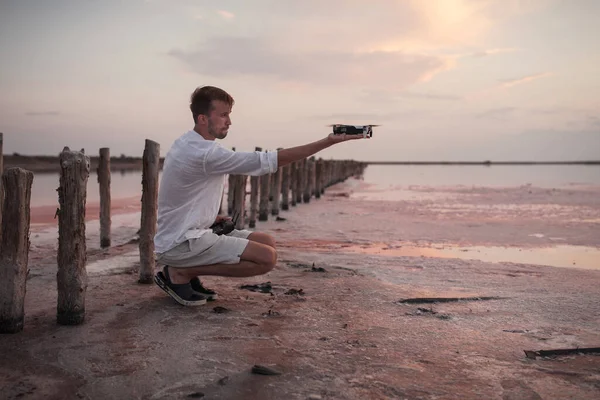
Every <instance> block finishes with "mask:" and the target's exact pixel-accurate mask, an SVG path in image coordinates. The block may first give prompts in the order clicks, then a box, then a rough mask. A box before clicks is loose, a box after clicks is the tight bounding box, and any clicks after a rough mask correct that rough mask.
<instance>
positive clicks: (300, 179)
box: [296, 158, 306, 204]
mask: <svg viewBox="0 0 600 400" xmlns="http://www.w3.org/2000/svg"><path fill="white" fill-rule="evenodd" d="M305 165H306V158H305V159H302V160H300V161H298V165H297V166H296V167H297V168H296V203H298V204H300V203H302V191H303V189H304V168H305Z"/></svg>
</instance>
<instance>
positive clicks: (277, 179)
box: [271, 148, 283, 215]
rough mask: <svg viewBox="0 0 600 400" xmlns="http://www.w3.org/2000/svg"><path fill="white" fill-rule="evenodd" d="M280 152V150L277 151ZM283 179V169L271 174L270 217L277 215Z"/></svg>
mask: <svg viewBox="0 0 600 400" xmlns="http://www.w3.org/2000/svg"><path fill="white" fill-rule="evenodd" d="M277 150H281V148H279V149H277ZM282 178H283V168H279V167H278V168H277V171H275V173H274V174H273V180H272V182H271V193H272V195H273V200H272V202H271V215H279V199H280V198H281V181H282Z"/></svg>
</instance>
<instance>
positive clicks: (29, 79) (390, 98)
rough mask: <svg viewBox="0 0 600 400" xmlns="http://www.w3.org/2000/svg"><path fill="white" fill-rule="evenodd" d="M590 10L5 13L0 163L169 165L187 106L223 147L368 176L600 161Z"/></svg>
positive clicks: (370, 4)
mask: <svg viewBox="0 0 600 400" xmlns="http://www.w3.org/2000/svg"><path fill="white" fill-rule="evenodd" d="M598 16H600V1H597V0H520V1H519V0H371V1H368V0H364V1H361V0H326V1H325V0H319V1H317V0H302V1H292V0H252V1H244V0H222V1H218V2H216V1H208V0H102V1H92V0H52V1H48V0H0V59H1V60H2V61H1V66H0V132H3V133H4V153H5V154H12V153H14V152H17V153H21V154H28V155H54V154H58V153H59V152H60V151H61V150H62V149H63V147H64V146H68V147H70V148H71V149H81V148H83V149H85V152H86V154H92V155H96V154H98V150H99V148H101V147H109V148H110V149H111V155H113V156H119V155H121V154H125V155H128V156H140V157H141V156H142V154H143V149H144V144H145V140H146V139H150V140H153V141H156V142H158V143H159V144H160V149H161V155H162V156H165V155H166V153H167V151H168V150H169V148H170V146H171V144H172V143H173V141H174V140H175V139H176V138H177V137H178V136H180V135H181V134H183V133H185V132H186V131H188V130H190V129H192V128H193V121H192V116H191V113H190V111H189V98H190V94H191V93H192V92H193V90H194V89H195V88H196V87H198V86H204V85H212V86H218V87H221V88H223V89H225V90H226V91H227V92H229V93H230V94H231V95H232V96H233V98H234V99H235V105H234V107H233V112H232V114H231V117H232V126H231V128H230V130H229V135H228V137H227V138H226V139H224V140H222V141H221V142H222V144H223V145H224V146H226V147H235V148H236V149H237V150H241V151H252V150H254V147H255V146H260V147H262V148H263V149H271V150H273V149H276V148H285V147H291V146H297V145H301V144H305V143H308V142H311V141H314V140H319V139H321V138H323V137H325V136H327V135H328V134H329V132H330V131H331V128H330V127H328V126H327V125H329V124H334V123H340V124H358V125H363V124H381V126H379V127H376V128H374V133H373V138H372V139H370V140H365V141H351V142H346V143H342V144H339V145H336V146H333V147H330V148H328V149H326V150H323V151H322V152H320V153H319V154H318V156H320V157H323V158H328V159H329V158H334V159H355V160H361V161H413V160H414V161H424V160H426V161H437V160H443V161H448V160H450V161H458V160H465V161H477V160H496V161H500V160H507V161H510V160H533V161H544V160H546V161H547V160H558V161H564V160H589V159H596V160H598V159H600V73H599V72H598V71H599V70H600V24H598Z"/></svg>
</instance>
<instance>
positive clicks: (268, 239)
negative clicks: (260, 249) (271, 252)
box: [248, 232, 276, 248]
mask: <svg viewBox="0 0 600 400" xmlns="http://www.w3.org/2000/svg"><path fill="white" fill-rule="evenodd" d="M248 240H252V241H253V242H258V243H262V244H266V245H267V246H269V247H272V248H275V245H276V243H275V238H273V236H271V235H268V234H266V233H262V232H253V233H251V234H250V235H249V236H248Z"/></svg>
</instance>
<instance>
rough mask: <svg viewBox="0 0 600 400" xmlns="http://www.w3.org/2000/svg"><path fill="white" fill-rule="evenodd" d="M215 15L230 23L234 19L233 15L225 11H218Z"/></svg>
mask: <svg viewBox="0 0 600 400" xmlns="http://www.w3.org/2000/svg"><path fill="white" fill-rule="evenodd" d="M217 14H219V15H220V16H221V17H222V18H223V19H225V20H227V21H230V20H232V19H234V18H235V14H233V13H232V12H229V11H226V10H218V11H217Z"/></svg>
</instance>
